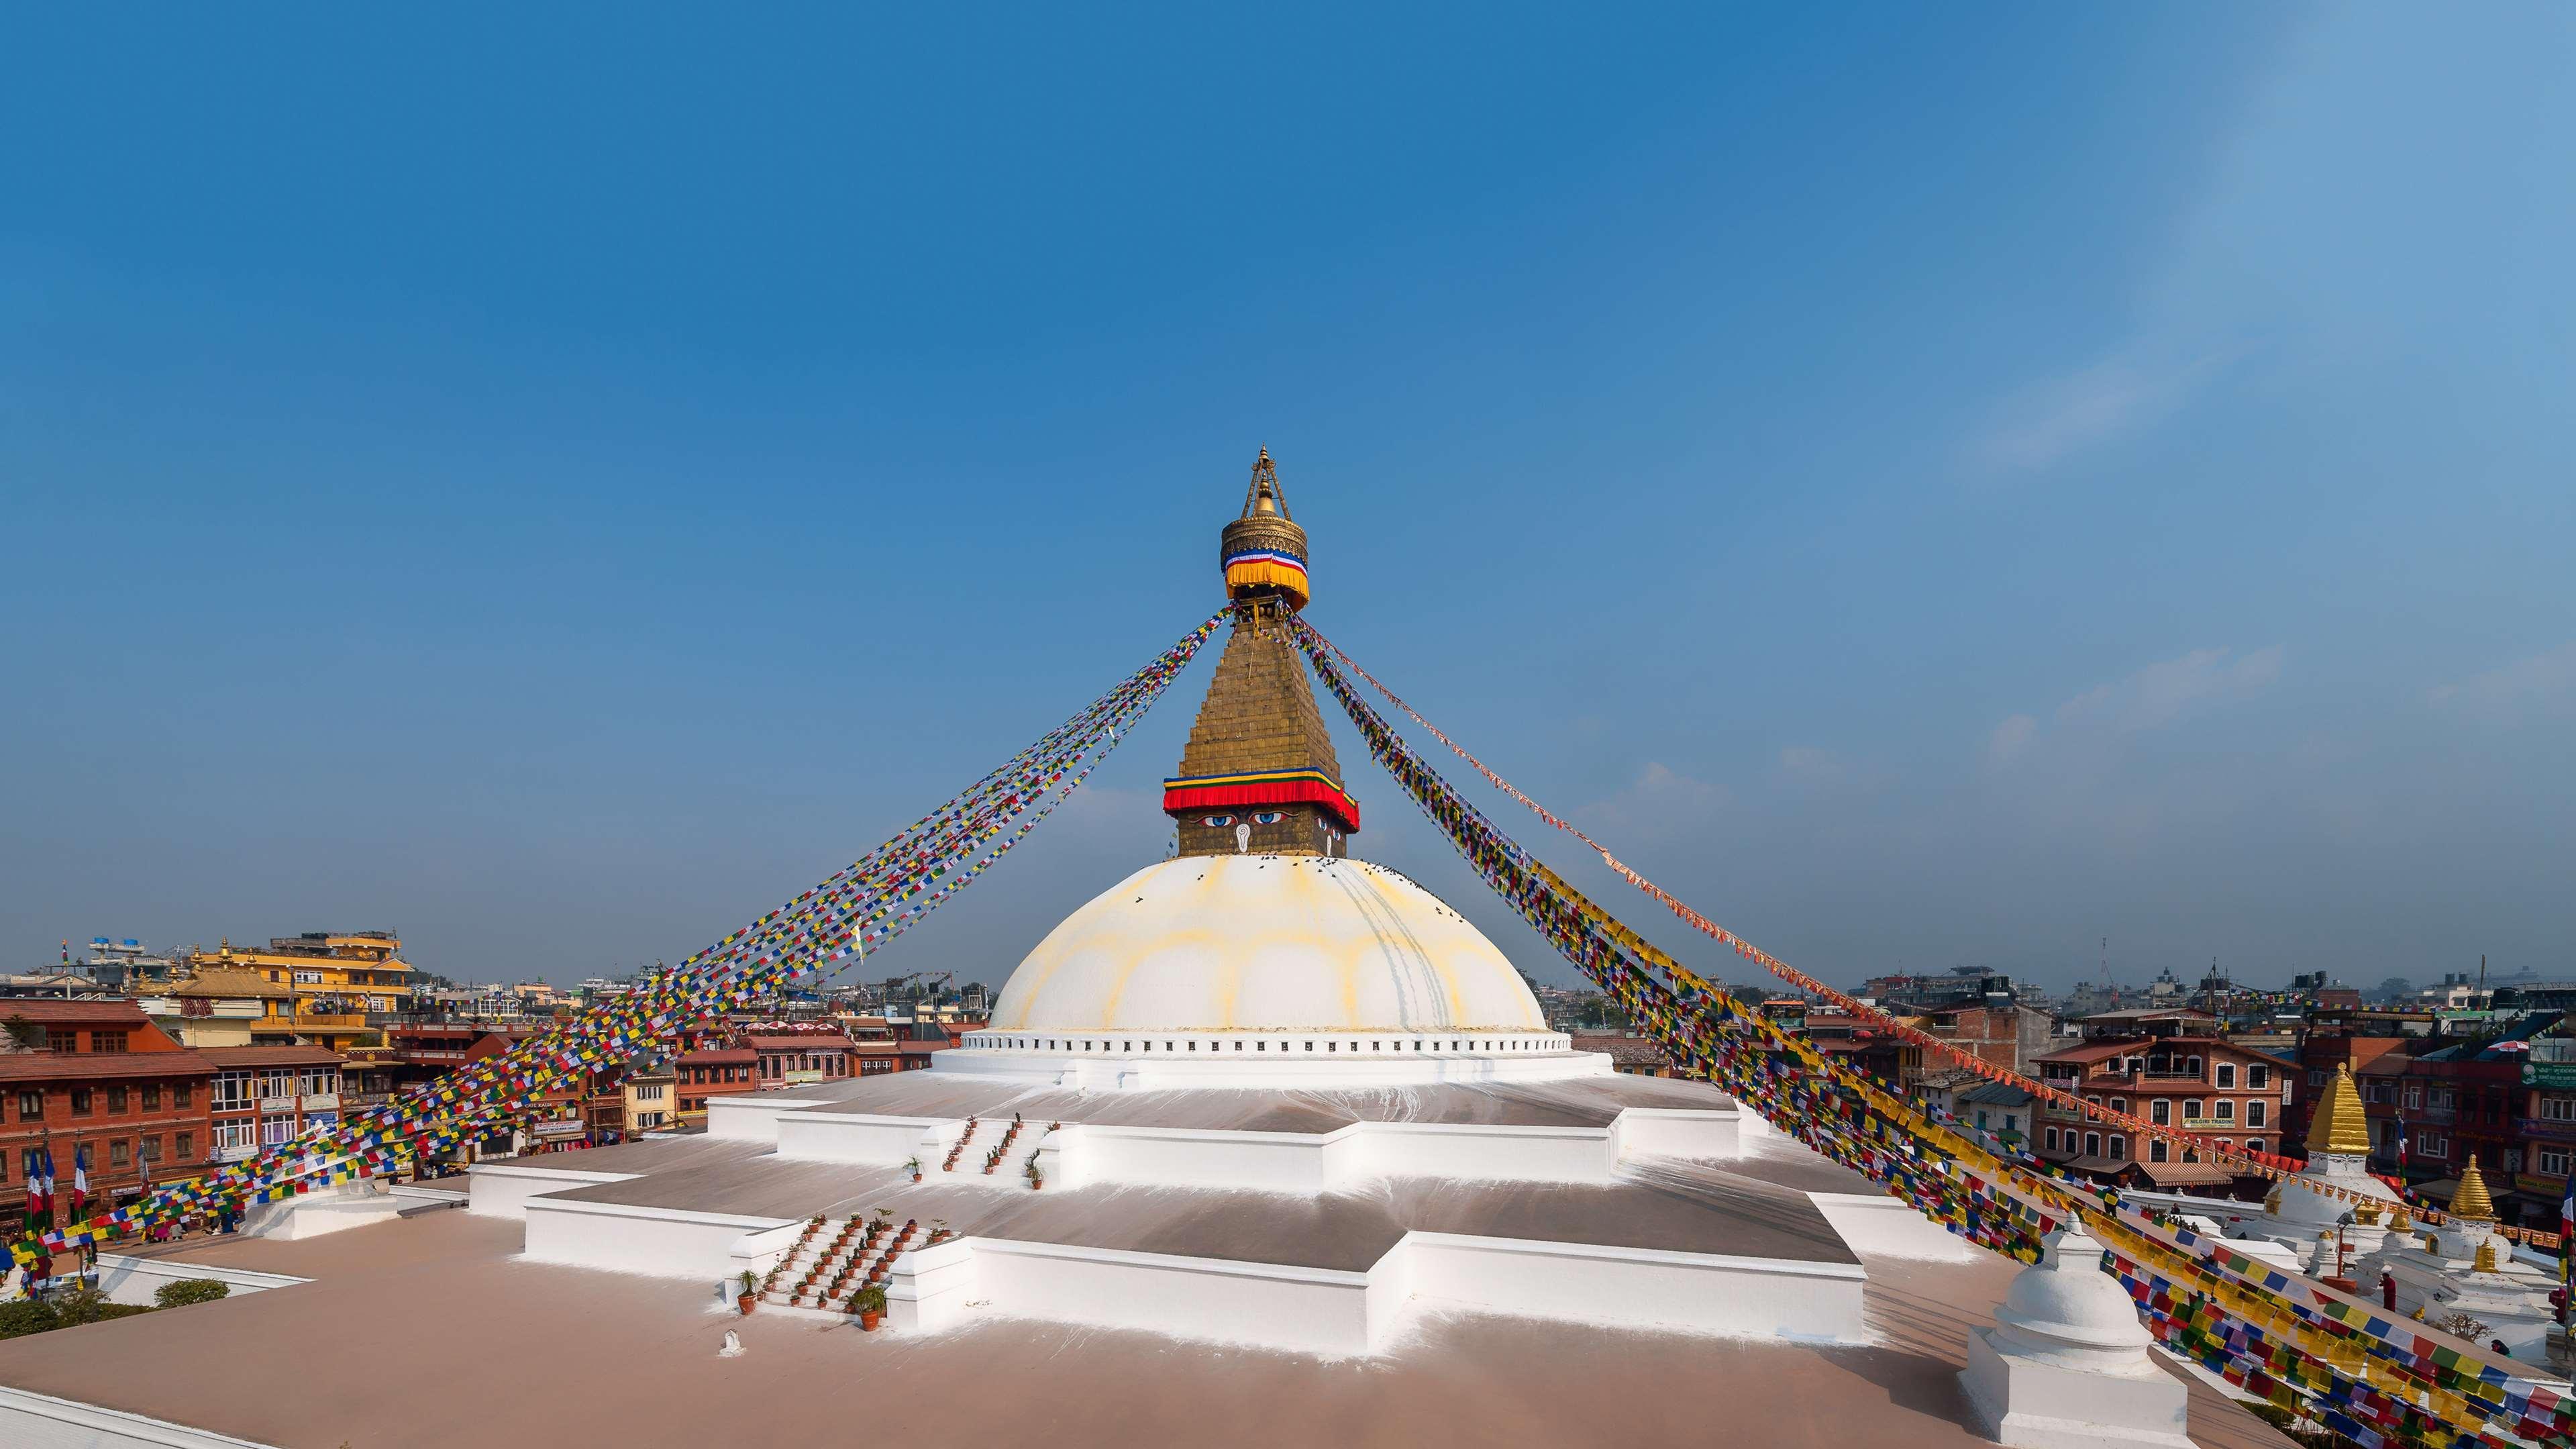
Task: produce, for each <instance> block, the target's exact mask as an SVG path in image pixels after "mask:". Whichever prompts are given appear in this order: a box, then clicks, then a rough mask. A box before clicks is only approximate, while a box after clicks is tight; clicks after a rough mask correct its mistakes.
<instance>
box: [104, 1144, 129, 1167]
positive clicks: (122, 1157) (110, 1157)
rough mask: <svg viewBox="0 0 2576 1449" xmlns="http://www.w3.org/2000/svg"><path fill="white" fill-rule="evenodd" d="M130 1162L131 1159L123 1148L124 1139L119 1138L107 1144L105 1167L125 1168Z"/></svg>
mask: <svg viewBox="0 0 2576 1449" xmlns="http://www.w3.org/2000/svg"><path fill="white" fill-rule="evenodd" d="M130 1162H131V1158H130V1157H129V1156H128V1154H127V1152H126V1148H125V1139H124V1138H122V1137H119V1138H117V1139H116V1140H115V1141H113V1142H110V1143H109V1144H107V1165H108V1166H110V1167H125V1166H128V1165H129V1164H130Z"/></svg>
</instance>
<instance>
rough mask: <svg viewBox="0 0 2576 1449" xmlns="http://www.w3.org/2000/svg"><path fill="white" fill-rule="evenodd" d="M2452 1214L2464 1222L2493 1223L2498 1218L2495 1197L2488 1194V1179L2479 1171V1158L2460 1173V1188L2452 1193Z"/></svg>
mask: <svg viewBox="0 0 2576 1449" xmlns="http://www.w3.org/2000/svg"><path fill="white" fill-rule="evenodd" d="M2451 1216H2453V1217H2455V1218H2458V1219H2459V1220H2460V1221H2461V1222H2464V1223H2491V1222H2494V1221H2495V1220H2496V1215H2495V1199H2493V1198H2491V1197H2489V1196H2487V1180H2486V1178H2485V1177H2483V1176H2482V1175H2480V1174H2479V1172H2478V1160H2477V1159H2476V1158H2474V1157H2472V1158H2470V1159H2469V1165H2468V1166H2467V1167H2466V1168H2465V1169H2463V1170H2462V1171H2461V1173H2460V1190H2459V1191H2457V1192H2455V1193H2452V1194H2451Z"/></svg>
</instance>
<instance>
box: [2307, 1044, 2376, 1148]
mask: <svg viewBox="0 0 2576 1449" xmlns="http://www.w3.org/2000/svg"><path fill="white" fill-rule="evenodd" d="M2308 1152H2309V1154H2310V1155H2311V1156H2314V1155H2315V1154H2317V1153H2320V1152H2330V1153H2334V1154H2336V1155H2337V1156H2361V1157H2367V1156H2369V1155H2370V1119H2369V1118H2368V1117H2367V1116H2365V1115H2364V1114H2363V1112H2362V1110H2361V1093H2360V1091H2359V1090H2357V1089H2356V1088H2355V1087H2354V1086H2353V1084H2352V1063H2350V1062H2337V1063H2335V1074H2334V1080H2333V1081H2331V1082H2328V1083H2326V1099H2325V1100H2324V1101H2322V1102H2319V1103H2318V1104H2317V1115H2316V1120H2314V1121H2312V1122H2310V1123H2309V1124H2308Z"/></svg>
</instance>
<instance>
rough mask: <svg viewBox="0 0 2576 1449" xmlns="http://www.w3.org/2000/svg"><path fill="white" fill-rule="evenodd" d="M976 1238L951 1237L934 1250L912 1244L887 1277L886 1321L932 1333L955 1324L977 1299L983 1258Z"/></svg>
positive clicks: (898, 1326) (901, 1329) (891, 1324)
mask: <svg viewBox="0 0 2576 1449" xmlns="http://www.w3.org/2000/svg"><path fill="white" fill-rule="evenodd" d="M974 1241H975V1240H971V1239H966V1238H951V1239H950V1240H948V1241H947V1242H944V1243H941V1244H940V1245H939V1246H937V1247H935V1248H915V1249H913V1250H912V1251H910V1252H907V1253H905V1254H904V1255H903V1256H902V1257H900V1258H897V1259H895V1263H894V1271H893V1272H892V1273H890V1274H888V1275H887V1276H886V1285H885V1289H886V1322H887V1324H888V1325H889V1326H891V1327H893V1328H895V1329H897V1330H900V1331H904V1332H913V1333H936V1332H938V1331H939V1330H941V1329H943V1328H947V1327H950V1326H952V1325H953V1324H955V1323H956V1322H957V1321H958V1319H960V1318H962V1317H963V1316H964V1315H965V1312H966V1305H967V1304H968V1303H969V1302H970V1301H972V1300H974V1299H976V1298H978V1297H980V1296H981V1295H980V1294H979V1293H978V1291H977V1284H978V1283H979V1282H980V1281H981V1261H980V1260H979V1259H978V1258H977V1256H976V1253H975V1248H974V1246H973V1245H972V1244H973V1242H974Z"/></svg>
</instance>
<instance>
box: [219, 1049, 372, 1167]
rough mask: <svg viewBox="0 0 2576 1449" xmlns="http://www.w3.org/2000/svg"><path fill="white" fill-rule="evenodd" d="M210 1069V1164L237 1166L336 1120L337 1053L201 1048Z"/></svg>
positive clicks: (326, 1050)
mask: <svg viewBox="0 0 2576 1449" xmlns="http://www.w3.org/2000/svg"><path fill="white" fill-rule="evenodd" d="M197 1055H199V1056H201V1057H204V1058H205V1059H206V1061H207V1062H208V1064H209V1065H211V1066H212V1067H213V1068H214V1078H213V1084H214V1085H213V1091H212V1093H211V1094H210V1098H209V1105H210V1109H211V1110H210V1113H209V1116H210V1126H211V1128H212V1131H213V1134H214V1135H213V1142H212V1148H211V1150H210V1151H209V1153H208V1154H207V1160H208V1161H210V1162H238V1161H240V1160H241V1159H243V1158H245V1157H250V1156H252V1155H254V1154H256V1153H257V1152H258V1151H259V1150H260V1149H261V1148H263V1147H275V1146H276V1145H278V1144H279V1143H281V1142H288V1141H292V1140H293V1139H294V1138H295V1137H296V1136H298V1135H299V1134H301V1133H302V1132H303V1131H304V1130H305V1129H306V1128H308V1127H320V1126H325V1125H327V1124H330V1123H333V1122H337V1121H339V1120H340V1054H339V1053H338V1052H335V1051H332V1050H331V1049H329V1048H328V1047H318V1046H239V1047H201V1048H199V1049H198V1051H197Z"/></svg>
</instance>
